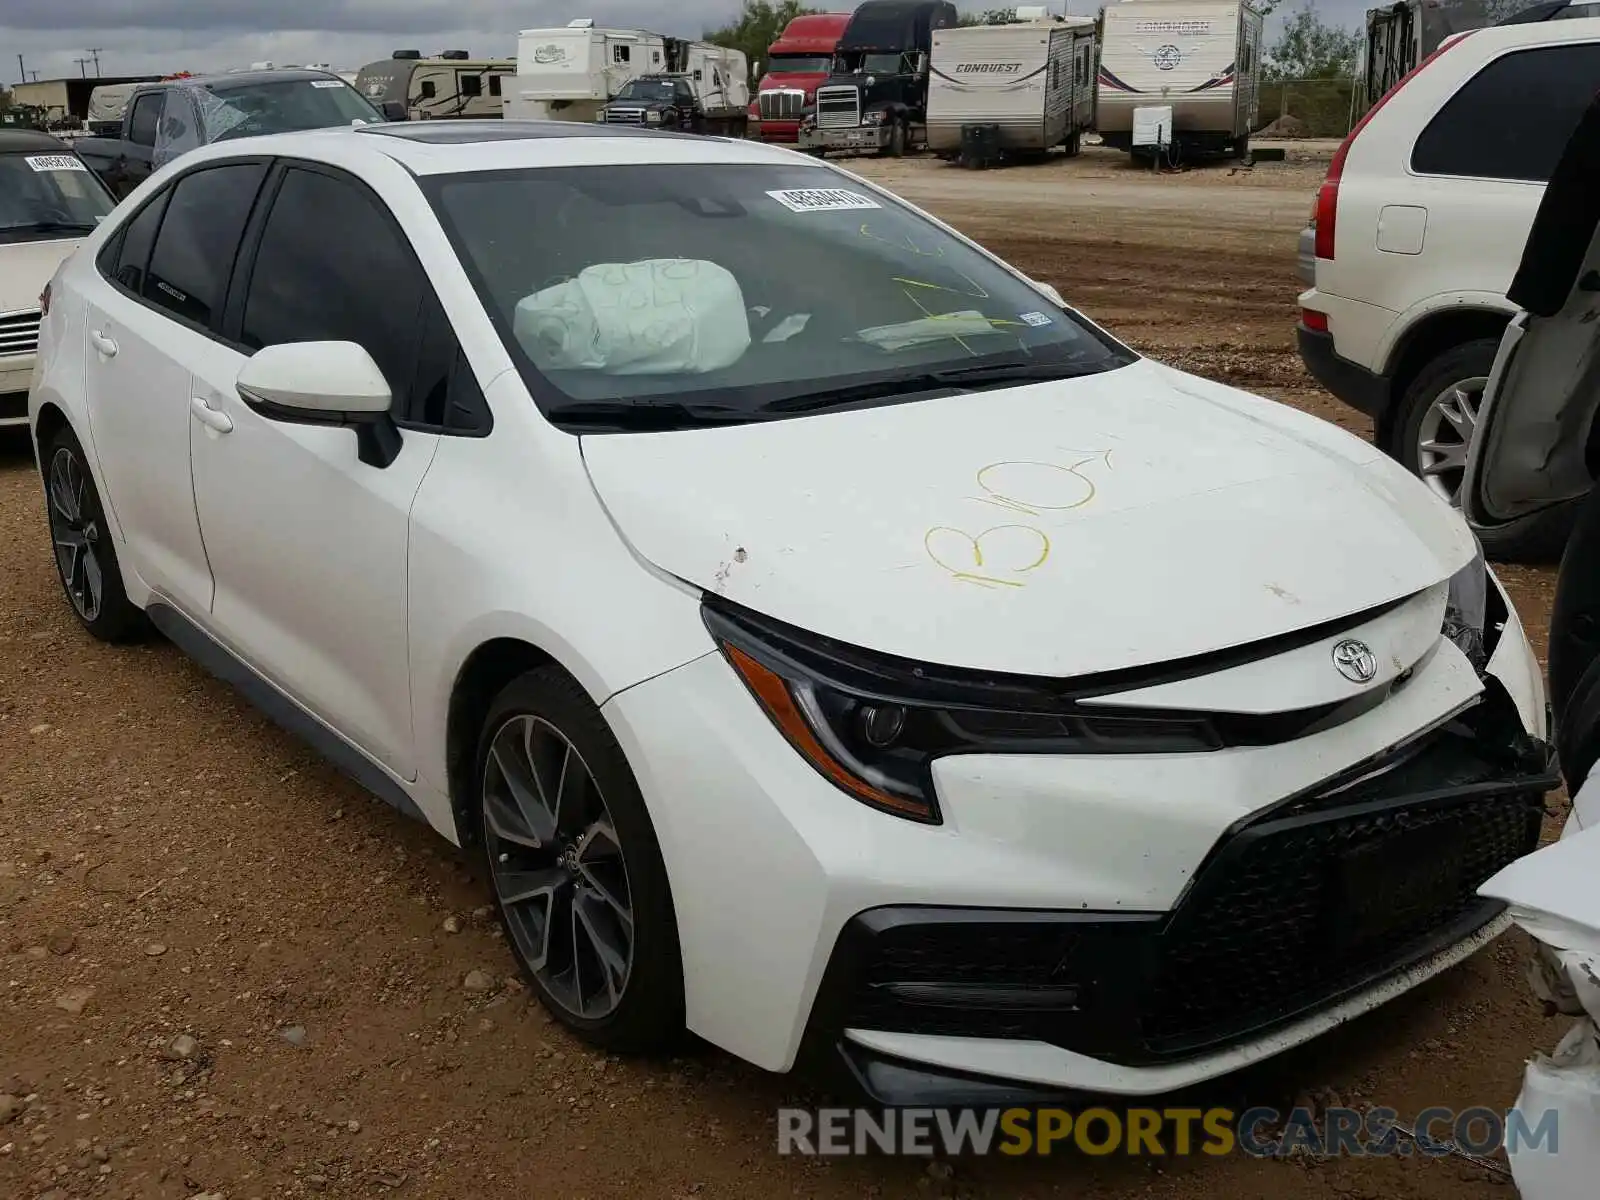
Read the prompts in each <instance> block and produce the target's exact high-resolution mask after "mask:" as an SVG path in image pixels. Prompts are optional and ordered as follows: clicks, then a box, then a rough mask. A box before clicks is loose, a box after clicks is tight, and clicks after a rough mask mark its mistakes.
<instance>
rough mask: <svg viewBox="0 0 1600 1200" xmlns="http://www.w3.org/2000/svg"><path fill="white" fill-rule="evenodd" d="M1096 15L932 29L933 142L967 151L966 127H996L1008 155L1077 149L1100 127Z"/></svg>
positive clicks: (947, 154) (934, 146) (947, 150)
mask: <svg viewBox="0 0 1600 1200" xmlns="http://www.w3.org/2000/svg"><path fill="white" fill-rule="evenodd" d="M1094 61H1095V32H1094V18H1092V17H1066V18H1060V17H1046V18H1043V19H1037V20H1033V21H1022V22H1012V23H1011V24H1007V25H961V26H957V27H955V28H953V29H935V30H934V31H933V53H932V56H931V58H930V60H929V65H928V74H929V76H930V78H929V81H928V147H929V149H931V150H932V151H933V152H934V153H935V154H938V155H939V156H940V157H942V158H953V157H955V156H956V155H957V153H958V152H959V151H960V149H961V142H962V134H961V130H962V128H963V126H972V125H990V126H994V127H995V129H996V132H997V134H998V138H997V141H998V148H999V150H1000V151H1001V152H1002V153H1003V154H1012V155H1018V154H1043V153H1044V152H1045V151H1047V150H1049V149H1051V148H1052V147H1055V146H1063V145H1064V146H1066V147H1067V152H1068V153H1069V154H1076V153H1077V152H1078V145H1079V139H1080V138H1081V136H1082V135H1083V133H1084V132H1085V131H1086V130H1088V129H1091V128H1093V126H1094V93H1095V81H1094Z"/></svg>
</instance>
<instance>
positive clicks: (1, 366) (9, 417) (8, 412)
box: [0, 353, 35, 429]
mask: <svg viewBox="0 0 1600 1200" xmlns="http://www.w3.org/2000/svg"><path fill="white" fill-rule="evenodd" d="M34 357H35V356H34V355H33V354H32V353H28V354H8V355H6V356H5V357H4V358H0V429H4V428H6V427H7V426H11V425H26V424H27V423H28V388H29V386H30V384H31V383H32V381H33V363H34Z"/></svg>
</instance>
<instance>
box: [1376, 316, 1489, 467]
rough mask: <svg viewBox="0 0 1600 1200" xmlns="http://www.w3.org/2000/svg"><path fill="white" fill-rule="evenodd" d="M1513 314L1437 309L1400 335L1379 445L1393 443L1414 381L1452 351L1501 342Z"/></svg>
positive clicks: (1393, 353)
mask: <svg viewBox="0 0 1600 1200" xmlns="http://www.w3.org/2000/svg"><path fill="white" fill-rule="evenodd" d="M1511 317H1512V314H1511V313H1510V312H1509V311H1507V310H1506V309H1503V308H1493V307H1490V306H1488V305H1469V304H1462V305H1452V306H1450V307H1449V308H1443V309H1436V310H1435V311H1433V312H1431V313H1428V314H1427V315H1425V316H1423V317H1422V318H1421V319H1420V320H1418V321H1416V322H1414V323H1413V324H1412V325H1411V326H1410V327H1409V328H1407V329H1406V331H1405V332H1404V333H1403V334H1401V335H1400V338H1399V339H1398V340H1397V341H1396V343H1395V345H1394V348H1393V349H1391V350H1390V352H1389V362H1388V370H1386V371H1385V372H1384V374H1385V375H1387V376H1388V378H1389V403H1388V404H1387V405H1385V406H1384V410H1383V415H1382V417H1381V418H1380V425H1379V429H1378V430H1377V433H1378V438H1379V440H1380V442H1382V443H1384V444H1387V443H1388V442H1389V440H1390V439H1391V437H1392V435H1393V433H1394V428H1395V422H1396V421H1397V420H1398V419H1399V416H1400V409H1401V401H1402V400H1403V399H1404V398H1405V394H1406V389H1407V388H1409V387H1410V386H1411V384H1412V381H1413V380H1415V379H1416V377H1417V376H1418V375H1419V374H1420V373H1421V372H1422V371H1423V370H1424V369H1425V368H1426V367H1427V365H1428V363H1430V362H1432V361H1433V360H1434V359H1435V358H1437V357H1438V356H1439V355H1441V354H1443V353H1445V352H1446V351H1447V350H1450V349H1451V348H1452V347H1455V346H1460V345H1464V344H1465V343H1467V342H1473V341H1477V340H1478V339H1479V338H1494V339H1496V340H1498V339H1499V338H1500V336H1501V335H1502V334H1503V333H1505V329H1506V325H1507V323H1509V322H1510V320H1511Z"/></svg>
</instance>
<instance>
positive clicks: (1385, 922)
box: [1142, 793, 1544, 1056]
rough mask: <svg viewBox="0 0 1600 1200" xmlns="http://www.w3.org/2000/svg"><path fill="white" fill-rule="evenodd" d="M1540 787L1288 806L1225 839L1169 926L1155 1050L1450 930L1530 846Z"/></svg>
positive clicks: (1445, 937) (1468, 923)
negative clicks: (1304, 812) (1320, 808)
mask: <svg viewBox="0 0 1600 1200" xmlns="http://www.w3.org/2000/svg"><path fill="white" fill-rule="evenodd" d="M1543 815H1544V804H1543V796H1542V794H1540V793H1532V794H1528V793H1524V794H1522V795H1520V796H1505V795H1484V796H1477V797H1474V798H1471V799H1467V800H1460V801H1454V802H1449V803H1439V804H1427V805H1415V806H1407V807H1399V808H1394V807H1389V806H1386V805H1378V806H1365V811H1363V810H1361V809H1357V810H1356V811H1354V812H1352V811H1350V810H1348V809H1346V810H1341V811H1339V812H1335V813H1329V814H1316V815H1313V816H1311V817H1309V818H1308V817H1290V818H1286V819H1285V820H1283V821H1281V822H1274V823H1270V824H1268V825H1265V826H1262V827H1260V828H1259V829H1255V830H1249V831H1246V832H1245V833H1244V834H1242V835H1240V837H1238V838H1236V839H1235V840H1234V841H1233V842H1232V843H1230V844H1229V845H1228V846H1227V847H1226V848H1225V849H1224V851H1223V853H1222V854H1221V855H1219V856H1218V858H1217V860H1216V861H1214V862H1213V863H1212V864H1211V866H1210V868H1209V869H1208V870H1207V871H1206V872H1205V874H1204V876H1203V878H1202V884H1201V886H1197V888H1196V890H1195V894H1194V896H1193V897H1192V898H1191V899H1190V901H1189V902H1188V903H1186V904H1184V905H1183V906H1182V907H1181V908H1180V909H1179V911H1178V913H1177V914H1176V916H1175V919H1174V920H1173V922H1172V924H1171V926H1170V927H1169V929H1168V930H1167V932H1166V934H1165V936H1163V938H1162V939H1161V940H1162V942H1163V943H1164V945H1163V951H1162V954H1161V962H1160V966H1159V968H1158V970H1157V973H1156V978H1155V981H1154V987H1153V989H1152V991H1151V993H1150V1001H1149V1005H1148V1007H1147V1010H1146V1013H1145V1017H1144V1020H1143V1022H1142V1024H1143V1035H1144V1036H1143V1041H1144V1043H1145V1048H1146V1049H1147V1050H1148V1051H1149V1052H1150V1053H1152V1054H1154V1055H1157V1056H1167V1055H1172V1054H1182V1053H1186V1052H1193V1051H1196V1050H1199V1049H1202V1048H1204V1047H1206V1046H1209V1045H1212V1044H1214V1043H1216V1042H1218V1041H1221V1040H1225V1039H1227V1038H1229V1037H1231V1036H1244V1035H1245V1034H1247V1033H1250V1032H1252V1031H1254V1030H1256V1029H1258V1028H1261V1027H1263V1026H1266V1025H1270V1024H1273V1023H1275V1022H1276V1021H1277V1020H1278V1019H1280V1018H1281V1016H1282V1015H1283V1014H1285V1013H1290V1014H1293V1013H1297V1012H1300V1011H1303V1010H1306V1009H1309V1008H1314V1007H1317V1006H1319V1005H1320V1004H1323V1003H1325V1002H1327V1000H1328V999H1329V998H1331V997H1335V996H1338V995H1340V994H1343V993H1346V992H1348V991H1351V990H1353V989H1356V988H1360V987H1362V986H1364V985H1366V984H1367V983H1369V982H1372V981H1373V980H1375V979H1376V978H1377V977H1379V976H1381V975H1386V974H1388V973H1390V972H1392V971H1395V970H1398V969H1400V968H1401V967H1403V966H1405V965H1407V964H1408V963H1411V962H1414V961H1416V960H1417V959H1419V958H1422V957H1424V956H1425V955H1427V954H1428V953H1431V952H1432V951H1433V950H1435V949H1438V948H1440V946H1441V943H1443V942H1448V941H1454V940H1456V939H1457V938H1459V937H1463V936H1465V935H1466V934H1468V933H1470V932H1472V931H1473V930H1474V929H1477V928H1479V927H1480V926H1482V925H1483V924H1485V923H1486V922H1488V921H1489V920H1490V919H1491V918H1492V917H1493V916H1494V915H1495V914H1496V913H1497V912H1499V911H1500V907H1501V906H1500V905H1499V904H1497V903H1496V902H1494V901H1489V900H1485V899H1483V898H1481V897H1479V896H1478V895H1477V890H1478V887H1479V886H1480V885H1481V884H1483V882H1484V881H1485V880H1487V879H1488V878H1489V877H1490V876H1491V875H1493V874H1494V873H1495V872H1496V871H1498V870H1500V868H1502V867H1504V866H1506V865H1507V864H1509V863H1511V862H1513V861H1515V860H1516V859H1518V858H1521V857H1522V856H1523V855H1524V854H1527V853H1529V852H1530V851H1531V850H1533V849H1534V847H1535V846H1536V845H1537V844H1538V838H1539V824H1540V819H1541V818H1542V816H1543Z"/></svg>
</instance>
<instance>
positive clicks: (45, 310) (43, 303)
mask: <svg viewBox="0 0 1600 1200" xmlns="http://www.w3.org/2000/svg"><path fill="white" fill-rule="evenodd" d="M49 315H50V285H49V284H48V283H47V284H45V285H44V291H42V292H40V293H39V318H40V320H43V319H44V318H45V317H48V316H49Z"/></svg>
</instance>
